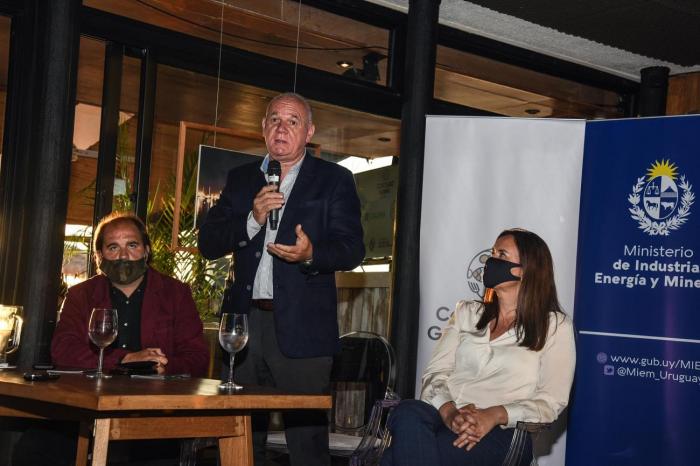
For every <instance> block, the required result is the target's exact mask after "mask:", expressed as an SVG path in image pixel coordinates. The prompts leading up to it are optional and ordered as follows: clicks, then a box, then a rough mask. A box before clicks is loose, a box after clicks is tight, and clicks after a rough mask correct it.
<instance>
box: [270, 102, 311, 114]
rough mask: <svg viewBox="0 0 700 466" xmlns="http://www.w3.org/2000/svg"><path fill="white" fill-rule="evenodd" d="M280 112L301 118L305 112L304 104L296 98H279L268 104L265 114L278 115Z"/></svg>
mask: <svg viewBox="0 0 700 466" xmlns="http://www.w3.org/2000/svg"><path fill="white" fill-rule="evenodd" d="M282 113H284V114H288V115H290V116H293V117H297V118H303V116H304V115H305V114H306V109H305V108H304V105H302V103H301V102H298V101H297V100H296V99H279V100H276V101H275V102H273V103H272V105H270V109H269V110H268V112H267V116H268V117H269V116H273V115H274V116H279V115H280V114H282Z"/></svg>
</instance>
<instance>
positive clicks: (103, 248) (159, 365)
mask: <svg viewBox="0 0 700 466" xmlns="http://www.w3.org/2000/svg"><path fill="white" fill-rule="evenodd" d="M93 251H95V260H96V262H97V266H98V268H99V269H100V272H101V273H100V274H98V275H96V276H94V277H92V278H91V279H89V280H87V281H85V282H83V283H80V284H78V285H75V286H73V287H71V288H70V289H69V290H68V295H67V296H66V299H65V301H64V302H63V307H62V309H61V315H60V319H59V321H58V324H57V325H56V331H55V332H54V335H53V340H52V342H51V357H52V359H53V363H54V364H55V365H56V366H62V367H72V368H81V369H95V368H96V367H97V358H98V353H99V351H98V349H97V347H96V346H95V345H93V344H91V343H90V339H89V338H88V322H89V320H90V313H91V312H92V309H93V308H95V307H98V308H114V309H117V313H118V321H119V333H118V335H117V339H116V340H115V342H114V343H112V344H111V345H110V346H108V347H107V348H106V349H105V355H104V371H105V372H109V371H110V370H112V369H114V367H116V366H117V364H119V363H120V362H121V363H127V362H139V361H152V362H154V363H156V370H157V371H158V373H159V374H163V373H165V374H178V373H188V374H191V375H193V376H195V377H204V376H205V375H206V372H207V367H208V364H209V348H208V346H207V344H206V342H205V340H204V334H203V329H202V321H201V320H200V318H199V314H198V313H197V309H196V308H195V304H194V300H193V299H192V293H191V292H190V289H189V287H188V286H187V285H185V284H184V283H182V282H180V281H178V280H175V279H174V278H171V277H168V276H166V275H163V274H161V273H159V272H157V271H155V270H154V269H152V268H150V267H149V266H148V260H149V256H150V252H151V246H150V240H149V238H148V233H147V232H146V226H145V225H144V224H143V222H142V221H141V219H140V218H138V217H136V216H135V215H133V214H130V213H121V212H114V213H112V214H110V215H108V216H107V217H105V218H103V219H102V220H101V221H100V223H99V224H98V225H97V228H96V229H95V235H94V241H93Z"/></svg>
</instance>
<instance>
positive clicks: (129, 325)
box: [109, 275, 146, 352]
mask: <svg viewBox="0 0 700 466" xmlns="http://www.w3.org/2000/svg"><path fill="white" fill-rule="evenodd" d="M145 290H146V275H144V276H143V280H142V281H141V284H140V285H139V286H138V288H136V290H134V292H133V293H131V296H129V297H128V298H127V296H126V295H125V294H124V293H122V292H121V290H119V289H118V288H116V287H115V286H114V285H113V284H112V282H110V283H109V296H110V299H111V300H112V306H113V307H114V308H115V309H116V310H117V314H118V319H119V333H118V334H117V339H116V340H115V341H114V343H112V345H111V347H112V348H123V349H126V350H128V351H130V352H135V351H141V305H142V304H143V294H144V291H145Z"/></svg>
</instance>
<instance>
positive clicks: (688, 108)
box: [666, 73, 700, 115]
mask: <svg viewBox="0 0 700 466" xmlns="http://www.w3.org/2000/svg"><path fill="white" fill-rule="evenodd" d="M689 113H700V73H686V74H680V75H675V76H671V77H670V78H669V80H668V97H667V99H666V114H667V115H687V114H689Z"/></svg>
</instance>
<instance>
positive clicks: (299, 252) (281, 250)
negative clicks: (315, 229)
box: [267, 225, 314, 262]
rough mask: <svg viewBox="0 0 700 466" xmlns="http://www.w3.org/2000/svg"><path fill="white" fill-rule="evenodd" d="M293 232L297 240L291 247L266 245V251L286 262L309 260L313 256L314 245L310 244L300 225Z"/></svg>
mask: <svg viewBox="0 0 700 466" xmlns="http://www.w3.org/2000/svg"><path fill="white" fill-rule="evenodd" d="M294 231H295V232H296V234H297V240H296V243H294V245H293V246H287V245H286V244H278V243H274V244H273V243H268V245H267V251H268V252H269V253H270V254H274V255H275V256H277V257H279V258H280V259H282V260H285V261H287V262H303V261H305V260H308V259H311V258H312V257H313V255H314V245H313V244H311V239H309V237H308V236H307V235H306V233H304V230H303V229H302V228H301V225H297V226H296V228H295V229H294Z"/></svg>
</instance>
